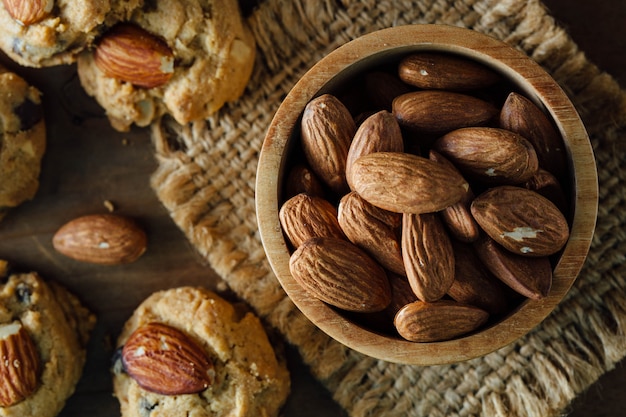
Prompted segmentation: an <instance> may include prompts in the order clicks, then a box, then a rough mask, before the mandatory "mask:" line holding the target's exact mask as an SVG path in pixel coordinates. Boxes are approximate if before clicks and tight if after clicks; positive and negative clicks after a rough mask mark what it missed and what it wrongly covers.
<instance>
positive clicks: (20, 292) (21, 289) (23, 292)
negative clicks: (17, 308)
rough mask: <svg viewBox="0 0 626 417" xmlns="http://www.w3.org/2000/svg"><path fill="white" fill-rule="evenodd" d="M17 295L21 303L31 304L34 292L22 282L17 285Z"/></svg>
mask: <svg viewBox="0 0 626 417" xmlns="http://www.w3.org/2000/svg"><path fill="white" fill-rule="evenodd" d="M15 295H16V296H17V300H18V301H19V302H20V303H22V304H30V296H31V295H33V291H32V289H31V288H30V287H29V286H28V285H27V284H24V283H23V282H21V283H19V284H17V287H16V289H15Z"/></svg>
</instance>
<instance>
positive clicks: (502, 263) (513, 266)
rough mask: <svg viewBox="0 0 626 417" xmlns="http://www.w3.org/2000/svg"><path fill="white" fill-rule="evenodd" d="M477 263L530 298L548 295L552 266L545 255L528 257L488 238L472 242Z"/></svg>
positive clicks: (540, 297) (534, 298)
mask: <svg viewBox="0 0 626 417" xmlns="http://www.w3.org/2000/svg"><path fill="white" fill-rule="evenodd" d="M475 247H476V254H477V255H478V257H479V259H480V260H481V262H482V263H483V264H484V265H485V266H486V267H487V269H489V271H491V273H492V274H493V275H495V276H496V277H497V278H499V279H500V280H501V281H502V282H504V283H505V284H506V285H508V286H509V287H511V288H512V289H513V290H514V291H516V292H517V293H519V294H521V295H523V296H524V297H528V298H530V299H533V300H540V299H542V298H544V297H546V296H547V295H548V293H549V292H550V288H551V286H552V266H551V265H550V261H549V259H548V258H547V257H541V258H528V257H525V256H520V255H516V254H514V253H511V252H509V251H507V250H505V249H504V248H502V247H501V246H500V245H498V244H497V243H496V242H494V241H493V240H492V239H490V238H489V237H486V236H484V237H481V238H480V239H479V240H477V241H476V242H475Z"/></svg>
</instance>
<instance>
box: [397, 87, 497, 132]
mask: <svg viewBox="0 0 626 417" xmlns="http://www.w3.org/2000/svg"><path fill="white" fill-rule="evenodd" d="M393 114H394V116H395V117H396V119H398V123H399V124H400V126H402V127H405V128H407V129H409V130H412V131H415V132H420V133H425V134H436V135H440V134H444V133H446V132H450V131H452V130H455V129H460V128H462V127H469V126H484V125H485V124H487V123H488V122H490V121H491V120H493V119H494V118H497V116H498V114H499V110H498V109H497V108H496V107H495V106H493V105H492V104H491V103H488V102H486V101H484V100H481V99H479V98H476V97H472V96H469V95H465V94H460V93H454V92H451V91H439V90H424V91H414V92H410V93H406V94H403V95H401V96H399V97H396V98H395V99H394V100H393Z"/></svg>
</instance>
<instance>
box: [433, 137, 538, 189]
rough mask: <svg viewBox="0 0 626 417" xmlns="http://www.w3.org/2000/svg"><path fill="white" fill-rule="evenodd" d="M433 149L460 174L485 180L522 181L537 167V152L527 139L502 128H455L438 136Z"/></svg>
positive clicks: (497, 181) (534, 171) (502, 182)
mask: <svg viewBox="0 0 626 417" xmlns="http://www.w3.org/2000/svg"><path fill="white" fill-rule="evenodd" d="M433 148H434V149H435V150H436V151H437V152H439V153H441V154H443V156H445V157H446V158H448V159H449V160H450V161H451V162H452V163H453V164H454V165H455V166H456V167H457V168H458V169H459V171H461V172H462V173H463V174H465V175H467V176H468V177H470V176H471V177H473V178H476V179H479V180H481V181H484V182H487V183H497V184H519V183H523V182H524V181H527V180H529V179H530V178H531V177H532V176H533V175H535V173H536V172H537V170H538V169H539V162H538V160H537V154H536V153H535V150H534V148H533V147H532V145H531V144H530V142H528V141H527V140H526V139H525V138H523V137H522V136H520V135H518V134H516V133H513V132H510V131H508V130H504V129H498V128H492V127H468V128H463V129H458V130H455V131H452V132H450V133H448V134H446V135H444V136H443V137H441V138H439V139H437V140H436V141H435V143H434V145H433Z"/></svg>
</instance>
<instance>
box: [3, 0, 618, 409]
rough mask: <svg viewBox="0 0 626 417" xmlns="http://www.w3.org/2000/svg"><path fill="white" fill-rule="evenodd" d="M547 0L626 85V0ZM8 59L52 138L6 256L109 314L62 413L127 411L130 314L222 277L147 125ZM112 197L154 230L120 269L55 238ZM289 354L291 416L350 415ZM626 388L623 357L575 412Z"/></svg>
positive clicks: (63, 75) (60, 71) (6, 229)
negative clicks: (119, 116)
mask: <svg viewBox="0 0 626 417" xmlns="http://www.w3.org/2000/svg"><path fill="white" fill-rule="evenodd" d="M544 2H545V4H546V5H547V6H548V7H549V8H550V10H551V11H552V13H553V15H554V16H555V17H556V18H557V19H558V20H559V21H561V22H562V24H563V25H565V27H567V28H568V30H569V31H570V33H571V35H572V37H573V38H574V40H575V41H576V42H578V44H579V45H580V46H581V48H582V49H583V50H584V51H586V52H587V55H588V57H589V58H590V59H591V60H592V61H593V62H595V63H597V64H598V65H599V66H600V67H601V68H603V69H605V70H606V71H608V72H609V73H610V74H612V75H614V76H615V78H616V79H618V81H620V82H621V84H622V85H623V86H625V87H626V25H624V22H626V2H623V0H605V1H603V2H571V1H568V0H544ZM1 61H2V62H4V63H6V64H7V65H8V66H9V67H10V68H12V69H16V70H17V71H18V72H19V73H20V74H22V75H23V76H24V77H25V78H27V79H28V80H30V81H32V82H33V83H34V84H36V85H37V86H38V87H40V88H41V90H42V91H43V92H44V94H45V110H46V119H47V121H48V124H49V143H48V152H47V154H46V157H45V160H44V164H43V172H42V182H41V187H40V190H39V193H38V194H37V197H36V198H35V199H34V200H33V201H31V202H29V203H26V204H24V205H23V206H21V207H20V208H19V209H16V210H14V211H13V212H11V213H10V214H9V215H8V216H7V217H6V218H5V219H4V220H3V221H2V222H1V223H0V258H7V259H10V260H12V261H14V262H16V263H17V264H19V265H22V266H24V267H27V268H31V269H33V270H37V271H40V272H41V273H42V274H43V275H44V276H46V277H48V278H50V279H56V280H58V281H59V282H62V283H64V284H65V285H66V286H67V287H69V288H70V289H72V290H73V291H74V292H76V293H77V294H79V295H80V297H81V298H82V299H83V300H84V302H85V303H86V304H87V305H88V306H90V307H91V308H92V309H93V310H94V311H95V313H96V314H97V315H98V317H99V323H98V326H97V328H96V330H95V332H94V336H93V338H92V342H91V344H90V346H89V354H88V361H87V365H86V367H85V372H84V376H83V378H82V380H81V382H80V384H79V386H78V388H77V392H76V394H75V395H74V396H73V397H72V398H71V399H70V400H69V401H68V403H67V406H66V408H65V409H64V410H63V412H62V413H61V416H62V417H70V416H93V417H114V416H118V415H119V408H118V404H117V401H116V400H115V399H114V398H113V397H112V396H111V390H110V377H109V374H108V366H109V357H110V353H111V342H110V340H111V338H114V337H115V335H116V334H117V332H118V331H119V328H120V327H121V325H122V323H123V322H124V320H125V319H126V318H127V317H128V315H129V314H130V312H131V311H132V309H133V308H134V307H136V305H137V304H138V303H139V302H141V300H143V299H144V298H145V297H146V296H148V295H149V294H150V293H151V292H153V291H155V290H158V289H162V288H169V287H174V286H178V285H185V284H202V285H206V286H209V287H211V286H215V285H216V284H217V282H218V278H217V277H216V275H215V273H213V272H212V271H211V270H210V268H209V267H208V266H207V265H206V264H205V262H203V260H202V259H201V257H200V256H199V255H197V254H196V253H195V251H194V249H193V248H192V247H191V246H190V244H189V243H188V242H187V241H186V239H185V238H184V236H183V234H182V233H181V232H180V230H178V228H177V227H176V226H175V225H174V224H173V223H172V221H171V220H170V218H169V216H168V214H167V212H166V210H165V209H164V208H163V207H162V206H161V205H160V203H159V201H158V199H157V198H156V196H155V195H154V193H153V191H152V190H151V189H150V187H149V177H150V175H151V173H152V172H153V171H154V169H155V168H156V162H155V160H154V158H153V152H152V145H151V143H150V138H149V134H148V132H147V131H146V130H145V129H134V130H133V131H131V132H129V133H118V132H115V131H113V130H112V129H111V128H109V126H108V122H107V121H106V119H104V118H103V117H102V114H101V111H100V109H99V108H98V106H97V105H95V104H94V103H93V102H92V101H90V100H88V99H86V98H84V97H82V92H81V90H80V87H79V85H78V83H77V80H76V78H75V74H74V69H73V67H58V68H51V69H45V70H34V69H23V68H17V67H16V66H15V65H12V64H11V63H10V62H8V61H7V60H6V59H1ZM106 200H109V201H111V202H112V203H113V204H114V206H115V207H116V212H118V213H120V214H125V215H129V216H132V217H134V218H136V219H137V220H138V221H139V223H140V224H141V225H142V226H143V227H144V228H145V230H146V231H147V232H148V237H149V250H148V252H147V253H146V254H145V255H144V256H143V257H142V258H140V259H139V260H138V261H137V262H135V263H133V264H130V265H127V266H113V267H103V266H94V265H89V264H83V263H79V262H76V261H72V260H69V259H67V258H64V257H63V256H62V255H59V254H57V253H56V252H55V251H54V250H53V248H52V245H51V238H52V235H53V233H54V232H55V231H56V229H57V228H58V227H59V226H61V225H62V224H63V223H64V222H66V221H67V220H69V219H71V218H74V217H76V216H79V215H82V214H88V213H98V212H106V208H105V207H104V201H106ZM287 353H288V360H289V366H290V369H291V372H292V378H293V381H292V384H293V391H292V394H291V396H290V398H289V400H288V403H287V405H286V407H285V409H284V413H283V415H284V416H286V417H288V416H304V417H306V416H314V415H315V416H318V415H324V416H344V415H345V414H344V413H343V412H342V411H341V410H340V409H339V407H338V406H337V405H336V404H334V402H333V401H332V399H331V398H330V396H329V394H328V393H327V392H326V391H325V390H324V389H323V388H322V387H321V386H320V385H319V383H317V381H315V380H314V379H313V378H312V377H311V376H310V375H309V374H308V372H307V370H306V367H304V366H303V365H302V364H301V363H300V361H299V360H298V357H297V354H296V353H295V352H294V351H293V349H290V348H288V350H287ZM624 363H626V362H624ZM624 385H626V366H624V365H622V364H620V365H618V366H617V368H616V369H615V370H614V371H612V372H609V373H607V374H606V375H605V376H603V377H602V378H601V379H600V380H599V381H598V383H596V384H595V385H593V386H592V387H591V388H590V389H589V390H588V392H586V393H584V394H583V395H581V397H580V398H579V399H577V400H576V401H575V402H574V404H573V406H572V407H571V410H570V411H571V414H569V415H570V416H572V417H583V416H589V415H594V416H605V417H618V416H619V417H622V416H623V415H624V412H625V411H626V400H625V399H624V397H623V395H622V392H623V389H622V387H623V386H624Z"/></svg>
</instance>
